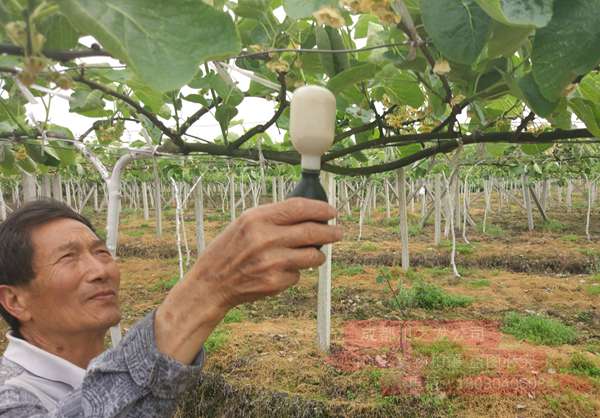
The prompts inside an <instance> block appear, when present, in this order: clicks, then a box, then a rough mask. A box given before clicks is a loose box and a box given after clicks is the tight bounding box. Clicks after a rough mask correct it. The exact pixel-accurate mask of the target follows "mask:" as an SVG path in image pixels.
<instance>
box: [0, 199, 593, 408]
mask: <svg viewBox="0 0 600 418" xmlns="http://www.w3.org/2000/svg"><path fill="white" fill-rule="evenodd" d="M417 211H418V205H417ZM192 215H193V214H192V213H191V211H190V213H188V214H187V215H186V227H187V229H186V232H187V236H188V240H189V242H190V247H191V248H190V260H191V262H193V259H194V256H195V248H194V247H195V245H194V244H193V243H192V242H193V237H194V230H193V217H192ZM393 215H394V216H395V215H396V214H395V213H393ZM471 215H472V216H473V218H474V219H475V220H476V221H477V222H480V220H481V217H482V214H481V211H480V210H478V209H474V210H473V211H472V213H471ZM549 216H550V218H551V219H552V223H550V224H542V222H541V220H540V219H537V218H536V226H537V229H536V230H535V231H533V232H529V231H527V228H526V219H525V217H524V213H522V211H520V210H519V209H516V208H514V207H513V208H512V210H508V209H506V208H505V209H504V210H503V211H502V212H501V213H498V212H497V211H496V212H494V213H492V215H491V216H490V219H489V224H488V225H490V226H489V228H488V232H487V233H485V234H484V233H482V232H481V231H480V230H478V229H477V228H472V227H471V228H469V230H468V232H467V237H468V239H469V240H470V242H471V243H470V244H466V243H464V241H463V239H462V237H461V234H460V232H457V242H458V244H459V245H458V255H457V264H458V267H459V271H460V273H461V276H462V277H461V278H455V277H454V276H453V275H452V273H451V270H450V269H449V268H448V265H449V252H450V243H449V242H448V241H444V242H443V243H442V245H440V246H435V245H434V244H433V227H432V225H431V224H427V225H426V226H425V227H424V228H423V229H418V228H416V227H413V228H412V230H411V232H412V236H411V238H410V245H409V249H410V253H411V265H412V268H411V270H410V271H409V272H408V273H404V272H402V271H401V269H400V268H399V267H398V265H399V264H400V254H401V244H400V239H399V236H398V227H397V223H396V221H395V220H394V219H393V218H392V219H387V218H386V216H385V211H384V210H383V208H379V210H378V211H377V212H375V213H374V214H372V216H371V217H370V218H369V219H368V220H367V222H366V223H365V225H364V226H363V231H362V238H361V240H360V241H358V240H357V236H358V225H357V217H356V213H355V216H354V217H352V218H349V217H347V216H341V217H340V219H339V222H340V223H341V224H342V225H344V227H345V231H346V235H345V239H344V241H343V242H342V243H340V244H339V245H336V246H335V247H334V250H333V263H334V264H333V275H332V280H333V284H332V327H331V329H332V336H331V338H332V344H331V351H330V353H326V354H325V353H321V352H319V350H317V346H316V304H317V301H316V299H317V292H316V289H317V272H316V271H306V272H304V273H303V275H302V279H301V281H300V283H299V284H298V285H297V286H295V287H293V288H291V289H288V290H287V291H285V292H283V293H282V294H280V295H278V296H276V297H273V298H269V299H267V300H264V301H260V302H255V303H252V304H247V305H244V306H241V307H240V308H239V309H238V310H237V311H236V315H235V317H232V318H230V319H229V321H226V322H227V323H224V324H222V325H220V326H219V327H218V329H217V332H216V333H215V335H214V336H213V337H211V342H210V347H209V349H210V350H209V351H210V353H209V356H208V362H207V365H206V368H205V372H206V377H205V379H204V382H203V383H202V384H201V385H200V387H199V388H198V391H197V392H195V393H194V394H192V395H191V396H190V397H188V398H187V399H186V400H184V403H183V404H182V407H181V409H180V411H179V415H178V416H180V417H192V416H282V417H284V416H307V417H308V416H365V417H372V416H382V417H383V416H424V417H425V416H427V417H430V416H440V417H446V416H459V417H479V416H489V417H598V416H600V401H599V400H600V379H594V378H591V377H589V376H586V375H582V374H578V373H574V372H573V370H572V369H571V368H569V364H570V363H569V362H570V359H571V358H572V357H573V355H574V354H577V353H579V354H581V355H583V356H585V358H587V359H589V361H590V362H592V363H593V364H596V365H598V367H600V292H598V291H596V290H597V289H596V288H597V287H598V286H600V276H599V275H598V272H599V271H600V246H599V245H598V244H599V243H598V237H600V214H599V213H596V212H595V213H594V214H593V218H592V235H593V236H595V240H593V241H588V240H587V239H586V237H585V233H584V216H585V213H584V209H583V208H581V207H578V208H577V207H576V208H575V209H574V210H573V212H572V213H570V214H569V213H567V212H566V211H565V210H562V209H561V208H560V207H555V208H551V209H550V211H549ZM93 217H94V218H95V221H96V224H98V225H101V224H102V214H99V215H94V216H93ZM171 218H172V213H171V212H169V211H167V213H166V214H165V219H166V221H165V223H164V234H163V237H162V238H160V239H159V238H156V237H155V236H154V223H153V220H152V219H151V220H149V221H144V220H143V219H142V218H141V214H140V213H139V212H137V213H136V212H135V211H131V210H129V211H124V212H123V214H122V221H121V229H120V243H119V244H120V248H119V264H120V267H121V271H122V286H121V294H120V298H121V303H122V308H123V309H122V310H123V327H124V328H125V329H127V328H128V327H129V326H130V325H131V324H132V323H133V322H135V321H136V320H138V319H140V318H141V317H142V316H143V315H144V314H145V313H147V312H148V311H150V310H151V309H153V308H155V307H156V306H158V304H159V303H160V302H161V300H162V299H163V298H164V296H165V294H166V293H167V292H168V289H169V288H170V287H171V286H172V285H173V284H174V283H175V281H176V278H177V274H178V273H177V271H178V267H177V249H176V246H175V234H174V224H173V222H171V221H170V219H171ZM418 218H419V215H418V214H417V213H415V214H411V222H410V223H411V225H417V224H418ZM227 220H228V219H227V216H226V215H224V214H221V213H219V212H216V211H209V213H208V215H207V217H206V232H207V239H208V240H209V241H210V239H211V238H213V237H214V236H216V235H217V234H218V232H219V231H220V230H222V228H224V226H225V225H226V224H227ZM184 254H185V249H184ZM382 269H387V270H382ZM384 272H385V274H387V277H388V278H391V280H390V281H385V280H383V281H382V280H381V275H382V274H383V273H384ZM378 277H379V278H380V279H379V280H378ZM417 282H424V283H428V284H431V285H435V286H437V287H439V288H441V289H442V290H443V291H444V292H446V293H447V294H450V295H461V296H465V297H468V298H471V301H472V302H471V303H470V304H469V305H468V306H464V307H454V308H446V309H441V310H431V309H424V308H418V307H417V308H415V307H410V308H399V307H398V306H396V305H395V304H394V303H392V302H391V301H392V300H393V299H392V298H393V295H394V292H397V291H399V289H410V288H411V287H412V286H414V285H415V283H417ZM512 311H514V312H520V313H528V314H541V315H544V316H547V317H550V318H553V319H556V320H559V321H561V322H562V323H563V324H566V325H569V326H571V327H573V328H574V329H575V330H576V331H577V339H576V341H575V342H574V343H572V344H564V345H558V346H552V347H551V346H546V345H536V344H533V343H528V342H524V341H519V340H518V339H517V338H515V337H513V336H511V335H508V334H506V333H503V332H502V320H503V318H504V316H505V314H506V313H507V312H512ZM0 335H3V333H2V334H0ZM5 343H6V342H5V341H4V337H3V336H2V337H1V340H0V345H1V346H2V347H4V346H5Z"/></svg>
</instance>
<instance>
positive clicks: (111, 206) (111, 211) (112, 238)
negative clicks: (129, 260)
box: [106, 154, 143, 347]
mask: <svg viewBox="0 0 600 418" xmlns="http://www.w3.org/2000/svg"><path fill="white" fill-rule="evenodd" d="M135 158H143V156H141V155H133V154H125V155H123V156H121V157H120V158H119V159H118V160H117V163H116V164H115V166H114V167H113V170H112V174H111V176H110V179H109V180H108V211H107V220H106V247H107V248H108V251H109V252H110V253H111V254H112V256H113V257H116V256H117V240H118V237H119V204H120V202H121V172H122V171H123V168H124V167H125V166H126V165H127V164H128V163H129V162H130V161H131V160H133V159H135ZM110 338H111V341H112V346H113V347H115V346H116V345H117V344H119V342H120V341H121V326H120V324H117V325H115V326H114V327H111V328H110Z"/></svg>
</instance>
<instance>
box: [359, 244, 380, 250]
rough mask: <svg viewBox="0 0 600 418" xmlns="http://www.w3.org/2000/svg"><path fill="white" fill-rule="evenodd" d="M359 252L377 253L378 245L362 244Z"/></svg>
mask: <svg viewBox="0 0 600 418" xmlns="http://www.w3.org/2000/svg"><path fill="white" fill-rule="evenodd" d="M358 249H359V251H377V250H378V248H377V244H375V243H374V242H363V243H362V244H360V246H359V247H358Z"/></svg>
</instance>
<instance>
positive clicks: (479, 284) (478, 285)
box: [466, 279, 490, 289]
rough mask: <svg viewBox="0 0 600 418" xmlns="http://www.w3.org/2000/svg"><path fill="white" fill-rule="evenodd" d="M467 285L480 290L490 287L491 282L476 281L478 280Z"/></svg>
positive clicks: (484, 280) (470, 281)
mask: <svg viewBox="0 0 600 418" xmlns="http://www.w3.org/2000/svg"><path fill="white" fill-rule="evenodd" d="M466 284H467V286H469V287H473V288H476V289H478V288H481V287H488V286H489V285H490V281H489V280H488V279H476V280H469V281H468V282H467V283H466Z"/></svg>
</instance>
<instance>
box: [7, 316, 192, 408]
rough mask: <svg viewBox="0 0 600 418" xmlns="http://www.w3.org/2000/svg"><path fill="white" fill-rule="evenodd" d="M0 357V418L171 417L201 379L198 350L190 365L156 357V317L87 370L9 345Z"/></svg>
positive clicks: (36, 350)
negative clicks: (179, 400)
mask: <svg viewBox="0 0 600 418" xmlns="http://www.w3.org/2000/svg"><path fill="white" fill-rule="evenodd" d="M13 339H14V337H12V338H11V342H10V343H9V346H8V347H7V349H6V352H5V354H4V356H3V357H2V358H0V417H3V418H4V417H6V418H9V417H13V418H22V417H32V418H46V417H48V418H49V417H56V418H58V417H78V418H81V417H86V418H87V417H98V418H100V417H119V418H125V417H127V418H134V417H161V418H163V417H170V416H172V415H173V413H174V412H175V408H176V406H177V398H178V397H179V396H180V395H182V394H183V393H184V392H186V391H188V390H190V389H192V388H193V387H194V386H195V385H196V384H197V383H198V381H199V379H200V371H201V369H202V365H203V363H204V350H201V351H200V353H199V354H198V356H197V357H196V359H195V361H194V362H193V363H192V365H184V364H181V363H179V362H177V361H176V360H174V359H172V358H170V357H168V356H166V355H164V354H162V353H160V352H159V351H158V350H157V348H156V340H155V338H154V312H152V313H150V314H148V315H147V316H146V317H145V318H144V319H142V320H141V321H140V322H138V323H137V324H135V325H134V326H133V327H132V328H131V329H130V330H129V332H128V333H127V334H126V335H125V337H124V338H123V340H122V341H121V343H120V344H119V345H118V346H117V347H115V348H113V349H110V350H107V351H105V352H104V353H102V354H101V355H100V356H98V357H96V358H95V359H94V360H92V362H91V363H90V365H89V366H88V368H87V370H84V369H80V368H79V367H77V366H75V365H73V364H71V363H69V362H67V361H65V360H64V359H61V358H60V357H56V356H54V355H52V354H50V353H47V352H45V351H43V350H40V349H39V348H37V347H34V346H32V345H31V344H28V343H27V342H25V341H22V342H20V341H12V340H13Z"/></svg>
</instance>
